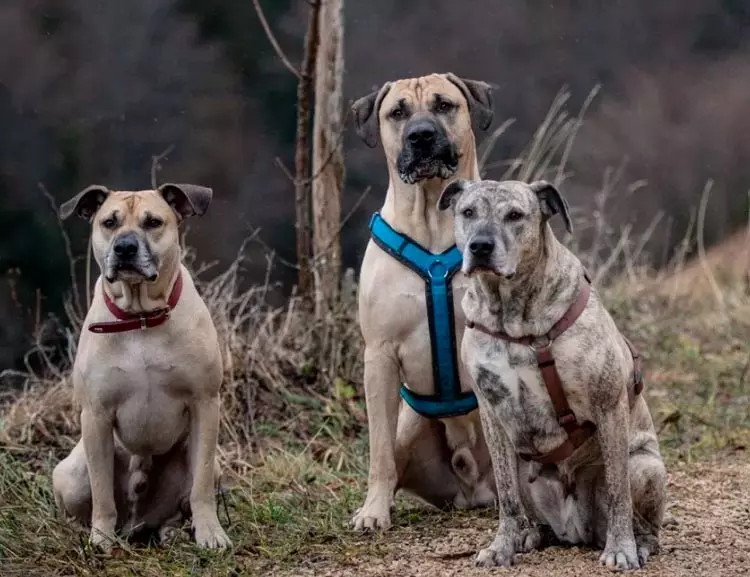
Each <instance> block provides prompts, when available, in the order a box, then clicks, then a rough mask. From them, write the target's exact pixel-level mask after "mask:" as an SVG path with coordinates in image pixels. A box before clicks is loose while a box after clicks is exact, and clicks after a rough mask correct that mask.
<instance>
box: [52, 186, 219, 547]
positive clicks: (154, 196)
mask: <svg viewBox="0 0 750 577" xmlns="http://www.w3.org/2000/svg"><path fill="white" fill-rule="evenodd" d="M212 195H213V192H212V190H211V189H210V188H205V187H202V186H195V185H187V184H186V185H181V184H165V185H162V186H161V187H160V188H159V189H158V190H145V191H137V192H121V191H110V190H108V189H107V188H105V187H102V186H91V187H89V188H87V189H86V190H84V191H82V192H81V193H79V194H78V195H76V196H75V197H74V198H72V199H71V200H69V201H68V202H66V203H65V204H63V205H62V207H61V208H60V216H61V217H62V218H67V217H69V216H70V215H72V214H73V213H76V214H78V216H80V217H82V218H84V219H86V220H89V221H90V222H91V226H92V232H91V239H92V246H93V250H94V257H95V258H96V262H97V264H98V265H99V268H100V269H101V276H100V277H99V279H98V280H97V282H96V287H95V289H94V295H93V300H92V303H91V308H90V309H89V311H88V314H87V315H86V319H85V320H84V325H83V330H82V331H81V337H80V340H79V342H78V352H77V355H76V359H75V364H74V366H73V375H72V378H73V387H74V394H75V397H76V400H77V402H78V403H80V405H81V407H82V411H81V428H82V438H81V440H80V441H79V443H78V444H77V445H76V447H75V448H74V449H73V451H72V452H71V453H70V455H69V456H68V457H67V458H66V459H64V460H63V461H62V462H60V464H58V465H57V467H55V470H54V471H53V474H52V478H53V487H54V493H55V500H56V502H57V504H58V506H59V507H60V508H61V509H62V510H63V511H65V512H66V513H67V514H69V515H71V516H73V517H75V518H76V519H77V520H78V521H80V522H81V523H83V524H85V525H90V527H91V541H92V543H94V544H97V545H99V546H101V547H103V548H105V549H108V548H109V547H111V545H112V542H113V539H114V538H115V535H116V533H117V532H119V533H120V534H121V535H123V536H125V537H127V536H130V535H132V534H134V533H136V532H139V530H146V531H153V532H156V533H157V534H158V536H159V537H160V538H161V539H162V540H163V539H166V538H167V536H168V535H169V534H170V533H171V530H172V529H173V528H174V527H175V526H179V524H180V523H181V521H182V518H183V515H185V514H187V513H190V514H192V525H193V529H194V531H195V540H196V541H197V542H198V544H199V545H202V546H205V547H225V546H227V545H229V544H230V541H229V538H228V537H227V535H226V533H225V532H224V530H223V529H222V527H221V525H220V524H219V520H218V517H217V515H216V496H215V487H216V482H217V480H218V475H219V469H218V465H217V463H216V444H217V438H218V430H219V388H220V385H221V381H222V374H223V369H222V359H221V353H220V349H219V345H218V338H217V334H216V329H215V327H214V325H213V322H212V320H211V317H210V315H209V312H208V309H207V308H206V305H205V303H204V302H203V300H202V299H201V297H200V295H199V294H198V292H197V291H196V290H195V285H194V284H193V280H192V278H191V277H190V273H189V272H188V270H187V269H186V268H185V267H184V266H183V264H182V255H181V249H180V242H179V230H178V225H179V223H180V222H181V221H182V220H183V219H185V218H187V217H190V216H193V215H202V214H203V213H205V211H206V209H207V208H208V206H209V204H210V202H211V198H212Z"/></svg>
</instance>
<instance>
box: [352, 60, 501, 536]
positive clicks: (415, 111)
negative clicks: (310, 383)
mask: <svg viewBox="0 0 750 577" xmlns="http://www.w3.org/2000/svg"><path fill="white" fill-rule="evenodd" d="M353 112H354V117H355V122H356V126H357V132H358V133H359V135H360V136H361V137H362V138H363V140H364V141H365V142H366V143H367V144H368V146H370V147H374V146H375V145H376V144H377V143H378V139H380V141H381V142H382V146H383V150H384V152H385V157H386V161H387V164H388V176H389V184H388V190H387V192H386V196H385V202H384V204H383V207H382V209H381V210H380V211H379V212H378V213H376V214H375V215H373V218H372V220H371V221H370V232H371V235H372V238H371V240H370V242H369V244H368V246H367V250H366V252H365V257H364V261H363V263H362V269H361V275H360V283H359V287H360V288H359V319H360V325H361V329H362V334H363V336H364V340H365V373H364V385H365V395H366V401H367V415H368V421H369V437H370V472H369V479H368V488H367V498H366V499H365V503H364V505H363V506H362V508H361V509H360V510H359V511H358V512H357V513H356V515H355V517H354V527H355V528H356V529H386V528H388V527H389V526H390V524H391V516H390V508H391V505H392V503H393V499H394V494H395V492H396V491H397V490H398V489H399V488H403V489H406V490H408V491H410V492H412V493H415V494H416V495H418V496H420V497H421V498H423V499H425V500H426V501H428V502H430V503H432V504H433V505H436V506H438V507H444V506H453V505H455V506H458V507H471V506H483V505H489V504H491V503H493V502H494V481H493V479H492V467H491V464H490V458H489V453H488V451H487V447H486V444H485V442H484V437H483V434H482V428H481V423H480V421H479V415H478V411H477V410H476V407H477V405H476V402H477V401H476V398H475V396H474V394H473V393H472V390H471V386H470V384H469V380H468V376H467V374H466V371H465V369H464V367H463V365H462V363H461V362H460V358H459V356H458V348H457V343H459V342H460V339H461V334H462V333H463V330H464V319H463V314H462V312H461V308H460V306H458V303H459V302H460V299H461V297H462V296H463V291H464V288H465V279H464V278H463V275H462V274H461V272H460V270H459V269H460V266H461V254H460V252H459V251H458V250H457V249H456V247H455V241H454V239H453V222H452V220H453V219H452V216H451V215H450V214H447V213H440V212H438V210H437V207H436V202H437V199H438V197H439V196H440V193H441V192H442V190H443V187H444V186H445V185H446V184H447V183H448V182H451V181H452V180H454V179H456V178H478V176H479V170H478V168H477V156H476V142H475V139H474V130H486V129H487V128H488V127H489V125H490V123H491V122H492V94H491V89H490V87H489V85H487V84H485V83H484V82H479V81H472V80H465V79H461V78H458V77H456V76H454V75H453V74H433V75H430V76H424V77H420V78H411V79H405V80H397V81H394V82H387V83H386V84H385V85H384V86H382V87H381V88H380V89H379V90H376V91H375V92H373V93H372V94H369V95H368V96H365V97H363V98H361V99H359V100H358V101H357V102H356V103H355V104H354V107H353ZM454 303H455V305H454ZM399 391H400V396H401V397H402V399H403V403H399Z"/></svg>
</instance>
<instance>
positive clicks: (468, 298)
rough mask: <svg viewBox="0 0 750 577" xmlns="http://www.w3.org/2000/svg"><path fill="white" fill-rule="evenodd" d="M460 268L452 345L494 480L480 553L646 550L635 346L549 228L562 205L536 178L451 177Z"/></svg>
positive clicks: (652, 464)
mask: <svg viewBox="0 0 750 577" xmlns="http://www.w3.org/2000/svg"><path fill="white" fill-rule="evenodd" d="M438 207H439V209H441V210H444V211H446V212H450V213H452V214H453V215H454V218H455V220H454V226H455V235H456V243H457V245H458V247H459V249H460V250H461V251H462V254H463V265H462V270H463V272H464V274H465V275H466V276H467V277H468V278H469V279H470V280H469V287H468V289H467V291H466V293H465V296H464V299H463V302H462V307H463V309H464V312H465V314H466V324H467V330H466V331H465V333H464V338H463V342H462V346H461V355H462V358H463V360H464V363H465V364H466V367H467V369H468V371H469V373H470V375H471V377H472V379H473V381H474V384H475V390H476V393H477V397H478V401H479V412H480V414H481V418H482V424H483V426H484V432H485V436H486V438H487V445H488V447H489V450H490V454H491V457H492V463H493V467H494V471H495V479H496V481H497V490H498V496H499V505H500V507H499V508H500V523H499V527H498V531H497V536H496V537H495V539H494V541H493V542H492V543H491V544H490V545H489V546H488V547H487V548H485V549H483V550H482V551H480V552H479V554H478V555H477V558H476V562H477V564H479V565H483V566H494V565H499V566H505V567H507V566H509V565H511V564H512V563H513V562H514V556H515V554H516V553H519V552H526V551H530V550H532V549H535V548H538V547H540V546H542V545H544V544H545V543H547V544H548V543H550V542H556V543H561V544H581V545H591V546H596V547H600V548H601V549H602V550H603V551H602V553H601V557H600V560H601V562H602V563H603V564H604V565H606V566H607V567H609V568H611V569H618V570H622V569H636V568H639V567H642V566H643V565H644V564H645V563H646V561H647V559H648V557H649V556H650V555H652V554H654V553H655V552H656V551H657V550H658V545H659V529H660V527H661V523H662V517H663V515H664V505H665V495H666V470H665V468H664V463H663V460H662V457H661V454H660V452H659V444H658V441H657V437H656V433H655V431H654V426H653V422H652V419H651V415H650V413H649V410H648V407H647V405H646V401H645V400H644V398H643V396H642V395H641V394H640V393H641V389H642V377H641V370H640V359H639V357H638V353H637V351H636V350H635V348H634V347H633V346H632V344H631V343H630V342H629V341H628V340H627V339H626V338H625V337H624V336H623V335H622V334H621V333H620V332H619V331H618V329H617V327H616V326H615V323H614V321H613V319H612V317H611V316H610V315H609V313H608V312H607V310H606V309H605V308H604V306H603V305H602V302H601V301H600V299H599V297H598V295H597V293H596V291H595V289H594V288H593V287H592V286H591V284H590V280H589V277H588V274H587V272H586V270H585V269H584V267H583V266H582V264H581V263H580V261H579V260H578V259H577V258H576V257H575V256H574V255H573V254H572V253H571V252H570V251H569V250H568V249H567V248H565V247H564V246H563V245H562V244H561V243H560V242H559V241H558V240H557V239H556V238H555V235H554V233H553V231H552V228H551V227H550V225H549V223H548V220H549V219H550V218H551V217H552V216H553V215H556V214H560V215H561V216H562V218H563V219H564V222H565V224H566V227H567V229H568V230H569V231H570V230H571V224H570V216H569V214H568V206H567V203H566V202H565V200H564V198H563V197H562V196H561V195H560V193H559V192H558V191H557V190H556V189H555V188H554V187H553V186H551V185H550V184H548V183H546V182H543V181H538V182H534V183H532V184H525V183H522V182H517V181H506V182H493V181H479V180H477V181H474V182H468V181H463V180H460V181H456V182H454V183H451V184H450V185H448V186H447V187H446V188H445V190H444V192H443V194H442V196H441V198H440V200H439V203H438Z"/></svg>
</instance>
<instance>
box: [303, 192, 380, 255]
mask: <svg viewBox="0 0 750 577" xmlns="http://www.w3.org/2000/svg"><path fill="white" fill-rule="evenodd" d="M370 191H372V187H371V186H368V187H367V188H365V190H364V191H362V194H360V195H359V198H358V199H357V200H356V202H355V203H354V205H353V206H352V208H351V209H350V210H349V212H348V213H346V216H345V217H344V218H342V219H341V224H340V225H339V229H338V230H337V231H336V234H335V235H333V238H331V240H330V241H329V242H328V244H327V245H326V246H325V248H324V249H323V250H322V251H321V252H320V254H318V256H316V257H315V258H314V259H313V262H312V264H313V265H315V264H316V263H317V262H318V261H319V260H321V259H322V258H323V257H324V256H325V255H326V254H327V253H328V251H329V250H331V247H332V246H333V243H334V242H335V241H336V239H337V238H339V237H340V236H341V232H342V231H343V230H344V227H345V226H346V224H347V223H348V222H349V220H350V219H351V218H352V216H354V213H355V212H357V209H358V208H359V207H360V205H361V204H362V202H364V200H365V198H367V196H368V195H369V194H370Z"/></svg>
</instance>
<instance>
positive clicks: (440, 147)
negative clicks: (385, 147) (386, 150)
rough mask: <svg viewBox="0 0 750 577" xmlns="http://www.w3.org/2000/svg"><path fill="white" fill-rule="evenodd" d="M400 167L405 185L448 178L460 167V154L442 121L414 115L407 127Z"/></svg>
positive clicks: (398, 161) (399, 156) (399, 157)
mask: <svg viewBox="0 0 750 577" xmlns="http://www.w3.org/2000/svg"><path fill="white" fill-rule="evenodd" d="M397 168H398V174H399V177H400V178H401V180H403V181H404V182H405V183H406V184H414V183H416V182H419V181H421V180H427V179H430V178H440V179H442V180H446V179H448V178H450V177H451V176H453V175H454V174H455V173H456V170H457V169H458V153H457V151H456V147H455V146H454V145H453V143H452V142H451V141H450V140H449V139H448V136H447V135H446V133H445V130H444V129H443V127H442V126H441V124H440V123H439V122H437V121H436V120H434V119H433V118H424V117H422V118H415V119H413V120H411V121H409V123H408V124H407V125H406V127H405V128H404V136H403V144H402V148H401V153H400V154H399V155H398V160H397Z"/></svg>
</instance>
